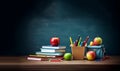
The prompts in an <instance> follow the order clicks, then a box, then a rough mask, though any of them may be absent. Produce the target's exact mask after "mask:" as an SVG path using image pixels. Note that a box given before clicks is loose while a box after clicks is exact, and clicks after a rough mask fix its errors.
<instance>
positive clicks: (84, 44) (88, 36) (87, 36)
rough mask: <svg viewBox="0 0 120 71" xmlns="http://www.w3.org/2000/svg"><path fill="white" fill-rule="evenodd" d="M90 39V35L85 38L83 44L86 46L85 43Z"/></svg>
mask: <svg viewBox="0 0 120 71" xmlns="http://www.w3.org/2000/svg"><path fill="white" fill-rule="evenodd" d="M88 39H89V36H87V37H86V39H85V41H84V42H83V44H82V46H85V44H86V43H87V41H88Z"/></svg>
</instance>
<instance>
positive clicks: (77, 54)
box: [71, 46, 85, 60]
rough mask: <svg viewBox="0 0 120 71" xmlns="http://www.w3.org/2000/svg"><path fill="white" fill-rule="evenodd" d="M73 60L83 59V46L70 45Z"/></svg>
mask: <svg viewBox="0 0 120 71" xmlns="http://www.w3.org/2000/svg"><path fill="white" fill-rule="evenodd" d="M71 51H72V56H73V60H82V59H84V54H85V46H82V47H81V46H71Z"/></svg>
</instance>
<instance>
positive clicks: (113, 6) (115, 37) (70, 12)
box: [0, 0, 120, 56]
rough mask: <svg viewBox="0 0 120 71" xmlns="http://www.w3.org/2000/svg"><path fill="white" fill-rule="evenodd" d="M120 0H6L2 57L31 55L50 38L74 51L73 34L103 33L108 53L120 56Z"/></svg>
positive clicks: (4, 4) (83, 35)
mask: <svg viewBox="0 0 120 71" xmlns="http://www.w3.org/2000/svg"><path fill="white" fill-rule="evenodd" d="M119 4H120V3H119V2H118V1H117V0H4V1H0V5H1V6H0V8H1V14H0V15H1V16H0V17H1V21H0V24H1V26H0V29H1V46H0V55H1V56H6V55H10V56H21V55H29V54H32V53H35V52H36V51H39V50H40V48H41V46H43V45H50V43H49V42H50V38H51V37H53V36H57V37H59V38H60V45H61V46H66V47H67V48H66V52H71V48H70V47H69V44H70V42H69V37H70V36H71V37H72V38H73V41H75V40H76V39H77V38H78V35H80V36H81V37H82V39H83V40H84V39H85V38H86V36H88V35H89V36H90V39H89V41H88V44H89V42H90V41H92V40H93V38H94V37H96V36H100V37H102V39H103V44H104V46H105V48H106V51H107V54H108V55H120V47H119V41H120V38H119V36H120V34H119V11H118V10H119V9H120V8H119Z"/></svg>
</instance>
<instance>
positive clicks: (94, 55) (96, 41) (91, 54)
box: [86, 37, 102, 60]
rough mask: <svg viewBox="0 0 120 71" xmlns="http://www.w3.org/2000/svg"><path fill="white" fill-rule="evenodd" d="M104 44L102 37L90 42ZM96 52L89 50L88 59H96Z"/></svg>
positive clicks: (96, 44) (91, 44) (92, 44)
mask: <svg viewBox="0 0 120 71" xmlns="http://www.w3.org/2000/svg"><path fill="white" fill-rule="evenodd" d="M101 44H102V38H101V37H95V38H94V40H93V41H91V42H90V44H89V45H90V46H99V45H101ZM96 56H97V55H96V52H95V51H88V52H87V53H86V57H87V59H88V60H94V59H95V58H96Z"/></svg>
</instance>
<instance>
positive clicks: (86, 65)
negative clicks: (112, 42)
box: [0, 56, 120, 71]
mask: <svg viewBox="0 0 120 71" xmlns="http://www.w3.org/2000/svg"><path fill="white" fill-rule="evenodd" d="M119 59H120V56H112V57H110V59H108V60H105V61H87V60H73V61H62V62H49V61H29V60H27V57H26V56H21V57H0V71H2V70H16V71H81V70H87V71H93V70H95V71H96V70H97V71H99V70H102V71H106V70H114V71H115V70H116V69H119V68H118V66H120V64H119V63H120V60H119Z"/></svg>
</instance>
